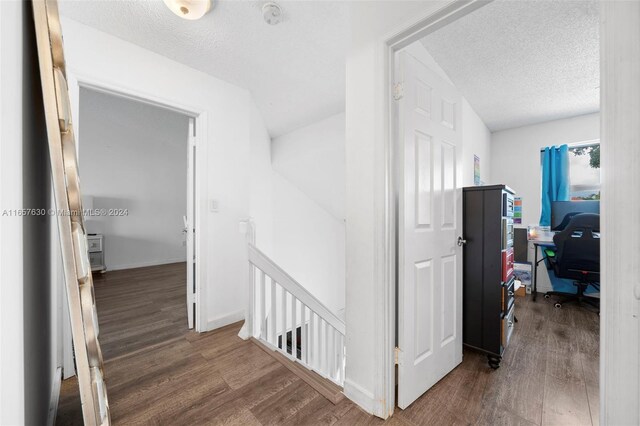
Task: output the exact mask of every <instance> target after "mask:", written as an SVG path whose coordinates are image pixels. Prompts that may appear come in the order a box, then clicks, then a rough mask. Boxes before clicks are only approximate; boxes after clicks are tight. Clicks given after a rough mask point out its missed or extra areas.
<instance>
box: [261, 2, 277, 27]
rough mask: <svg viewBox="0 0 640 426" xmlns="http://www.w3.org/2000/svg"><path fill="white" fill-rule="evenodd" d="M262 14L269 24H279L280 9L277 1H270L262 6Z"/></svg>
mask: <svg viewBox="0 0 640 426" xmlns="http://www.w3.org/2000/svg"><path fill="white" fill-rule="evenodd" d="M262 16H263V17H264V21H265V22H266V23H267V24H269V25H276V24H279V23H280V22H281V21H282V9H281V8H280V6H278V4H277V3H274V2H272V1H270V2H268V3H265V4H264V5H263V6H262Z"/></svg>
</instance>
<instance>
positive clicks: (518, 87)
mask: <svg viewBox="0 0 640 426" xmlns="http://www.w3.org/2000/svg"><path fill="white" fill-rule="evenodd" d="M598 31H599V13H598V4H597V2H596V1H593V0H589V1H560V0H554V1H505V0H496V1H494V2H492V3H489V4H488V5H486V6H483V7H481V8H480V9H478V10H477V11H475V12H472V13H471V14H469V15H467V16H465V17H463V18H461V19H459V20H457V21H455V22H453V23H452V24H450V25H447V26H446V27H444V28H442V29H440V30H438V31H436V32H434V33H433V34H430V35H428V36H427V37H425V38H424V39H422V40H421V41H422V44H423V45H424V46H425V47H426V48H427V50H428V51H429V53H431V55H432V56H433V58H434V59H435V60H436V62H437V63H438V64H439V65H440V67H442V68H443V69H444V71H445V72H446V73H447V75H448V76H449V78H450V79H451V80H452V81H453V83H454V84H455V85H456V86H457V87H458V89H459V90H460V92H461V93H462V94H463V95H464V96H465V97H466V98H467V100H468V101H469V103H470V104H471V105H472V106H473V108H474V109H475V111H476V112H477V113H478V115H480V117H481V118H482V119H483V121H484V122H485V124H486V125H487V127H488V128H489V129H490V130H491V131H497V130H503V129H508V128H513V127H519V126H524V125H528V124H534V123H540V122H544V121H549V120H557V119H560V118H566V117H572V116H576V115H581V114H588V113H592V112H597V111H599V108H600V96H599V86H600V82H599V80H600V72H599V35H598Z"/></svg>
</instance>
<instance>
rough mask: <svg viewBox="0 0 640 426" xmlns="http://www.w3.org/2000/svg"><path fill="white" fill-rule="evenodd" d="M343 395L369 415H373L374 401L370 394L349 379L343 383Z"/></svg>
mask: <svg viewBox="0 0 640 426" xmlns="http://www.w3.org/2000/svg"><path fill="white" fill-rule="evenodd" d="M343 393H344V395H345V396H346V397H347V398H349V399H350V400H351V401H353V402H354V403H356V404H357V405H358V406H359V407H360V408H362V409H363V410H364V411H366V412H367V413H369V414H374V411H375V408H376V401H375V398H374V396H373V394H372V393H371V392H369V391H368V390H366V389H364V388H363V387H361V386H360V385H358V384H356V383H353V382H352V381H351V380H349V379H345V381H344V392H343Z"/></svg>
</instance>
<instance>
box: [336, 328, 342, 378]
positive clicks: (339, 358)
mask: <svg viewBox="0 0 640 426" xmlns="http://www.w3.org/2000/svg"><path fill="white" fill-rule="evenodd" d="M336 334H337V335H338V381H339V382H340V383H343V382H344V336H343V335H342V334H340V333H336Z"/></svg>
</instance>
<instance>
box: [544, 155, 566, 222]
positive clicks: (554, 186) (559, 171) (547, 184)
mask: <svg viewBox="0 0 640 426" xmlns="http://www.w3.org/2000/svg"><path fill="white" fill-rule="evenodd" d="M552 201H569V147H568V146H567V145H561V146H559V147H555V146H550V147H546V148H545V149H544V154H543V155H542V213H541V214H540V225H541V226H549V225H551V202H552Z"/></svg>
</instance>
